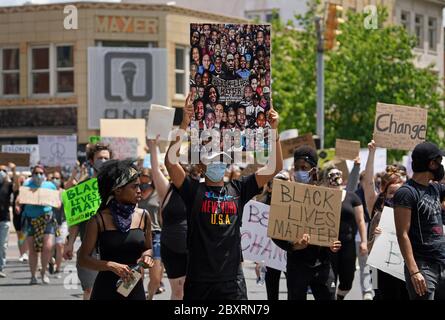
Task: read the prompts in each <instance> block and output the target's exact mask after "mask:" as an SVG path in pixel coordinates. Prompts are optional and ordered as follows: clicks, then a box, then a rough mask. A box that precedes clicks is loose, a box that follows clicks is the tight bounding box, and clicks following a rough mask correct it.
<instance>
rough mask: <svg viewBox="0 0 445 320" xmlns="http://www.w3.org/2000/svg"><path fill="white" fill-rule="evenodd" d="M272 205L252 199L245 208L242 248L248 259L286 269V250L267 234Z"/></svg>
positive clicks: (244, 255) (245, 257) (282, 269)
mask: <svg viewBox="0 0 445 320" xmlns="http://www.w3.org/2000/svg"><path fill="white" fill-rule="evenodd" d="M269 210H270V206H268V205H267V204H264V203H261V202H258V201H254V200H250V201H249V202H247V203H246V205H245V206H244V210H243V225H242V227H241V249H242V251H243V257H244V259H246V260H251V261H255V262H262V261H264V264H265V265H266V266H268V267H271V268H274V269H277V270H281V271H286V262H287V256H286V251H284V250H282V249H280V248H279V247H278V246H277V245H276V244H275V243H273V241H272V239H271V238H269V237H268V236H267V226H268V224H269Z"/></svg>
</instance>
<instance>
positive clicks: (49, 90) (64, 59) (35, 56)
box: [29, 44, 74, 95]
mask: <svg viewBox="0 0 445 320" xmlns="http://www.w3.org/2000/svg"><path fill="white" fill-rule="evenodd" d="M30 65H31V71H30V73H31V75H30V84H29V87H30V94H31V95H57V94H62V95H63V94H65V95H66V94H72V93H74V52H73V46H71V45H54V44H52V45H48V46H39V47H33V48H31V51H30Z"/></svg>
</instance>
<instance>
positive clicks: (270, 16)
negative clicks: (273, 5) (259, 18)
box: [265, 11, 280, 22]
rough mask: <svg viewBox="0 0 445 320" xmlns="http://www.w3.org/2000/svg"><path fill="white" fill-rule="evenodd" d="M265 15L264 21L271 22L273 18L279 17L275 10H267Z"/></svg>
mask: <svg viewBox="0 0 445 320" xmlns="http://www.w3.org/2000/svg"><path fill="white" fill-rule="evenodd" d="M265 17H266V18H265V20H266V22H272V21H273V20H276V19H280V14H279V13H278V12H276V11H273V12H267V13H266V16H265Z"/></svg>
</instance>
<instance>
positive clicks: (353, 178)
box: [346, 157, 360, 192]
mask: <svg viewBox="0 0 445 320" xmlns="http://www.w3.org/2000/svg"><path fill="white" fill-rule="evenodd" d="M359 178H360V157H357V158H355V159H354V167H353V168H352V170H351V173H350V174H349V179H348V184H347V185H346V191H349V192H355V191H356V190H357V186H358V180H359Z"/></svg>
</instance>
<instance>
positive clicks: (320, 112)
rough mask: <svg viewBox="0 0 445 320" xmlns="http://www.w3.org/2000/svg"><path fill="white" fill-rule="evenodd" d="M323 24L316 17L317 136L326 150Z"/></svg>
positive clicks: (321, 20)
mask: <svg viewBox="0 0 445 320" xmlns="http://www.w3.org/2000/svg"><path fill="white" fill-rule="evenodd" d="M322 24H323V18H321V17H315V29H316V32H317V135H318V137H319V138H320V149H324V60H323V54H324V39H323V30H322Z"/></svg>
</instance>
